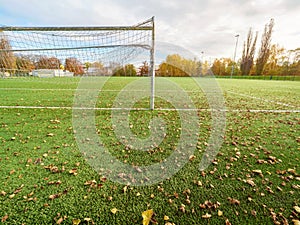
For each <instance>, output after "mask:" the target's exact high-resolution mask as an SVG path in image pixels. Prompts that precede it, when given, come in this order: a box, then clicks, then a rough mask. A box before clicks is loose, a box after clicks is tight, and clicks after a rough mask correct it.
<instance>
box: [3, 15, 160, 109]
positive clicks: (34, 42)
mask: <svg viewBox="0 0 300 225" xmlns="http://www.w3.org/2000/svg"><path fill="white" fill-rule="evenodd" d="M154 47H155V30H154V17H152V18H150V19H148V20H146V21H144V22H142V23H139V24H137V25H134V26H80V27H74V26H64V27H20V26H18V27H16V26H0V76H2V77H3V76H21V75H38V74H48V75H49V74H50V76H56V74H57V76H67V75H68V76H70V74H73V75H78V76H89V75H94V76H109V75H112V74H113V73H114V72H116V70H118V69H120V68H123V67H124V65H126V63H128V62H130V60H133V59H136V58H137V57H139V60H141V59H143V60H142V61H143V62H144V67H146V68H144V69H143V72H140V73H139V74H138V75H140V76H149V77H151V85H150V86H151V96H150V108H151V109H154V91H155V90H154V86H155V84H154V80H155V66H154ZM145 52H148V53H149V54H147V55H145ZM143 57H144V58H143ZM139 63H142V62H139ZM47 71H52V72H51V73H49V72H47ZM135 75H136V74H135ZM45 76H46V75H45Z"/></svg>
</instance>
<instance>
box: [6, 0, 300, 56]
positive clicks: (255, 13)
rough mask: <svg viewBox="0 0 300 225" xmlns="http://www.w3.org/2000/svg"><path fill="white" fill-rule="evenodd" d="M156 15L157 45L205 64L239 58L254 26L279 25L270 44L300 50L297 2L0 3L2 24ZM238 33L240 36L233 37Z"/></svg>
mask: <svg viewBox="0 0 300 225" xmlns="http://www.w3.org/2000/svg"><path fill="white" fill-rule="evenodd" d="M152 16H155V27H156V40H157V41H158V42H166V43H171V44H173V45H176V46H180V47H181V48H184V49H187V50H188V51H191V52H193V54H195V55H196V56H197V57H199V58H200V57H202V59H205V60H212V59H214V58H221V57H225V58H233V56H234V52H235V44H236V43H237V41H238V45H237V48H236V54H237V57H236V59H238V58H240V57H241V55H242V51H243V43H244V41H245V40H246V37H247V33H248V30H249V28H250V27H251V28H252V29H253V31H258V32H259V36H258V37H259V38H258V42H257V48H258V47H259V46H260V37H261V35H262V33H263V29H264V26H265V24H267V23H269V22H270V19H271V18H273V19H274V21H275V25H274V31H273V36H272V43H273V44H279V45H280V46H281V47H284V48H286V49H296V48H299V47H300V26H299V25H298V23H299V21H300V1H299V0H207V1H204V0H188V1H184V0H147V1H144V0H0V25H5V26H65V25H74V26H75V25H76V26H108V25H109V26H110V25H112V26H127V25H134V24H137V23H139V22H142V21H144V20H147V19H149V18H150V17H152ZM237 34H239V37H238V38H237V37H235V36H236V35H237Z"/></svg>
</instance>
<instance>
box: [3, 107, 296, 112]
mask: <svg viewBox="0 0 300 225" xmlns="http://www.w3.org/2000/svg"><path fill="white" fill-rule="evenodd" d="M0 109H66V110H96V111H101V110H102V111H110V110H119V111H121V110H124V111H148V110H150V109H149V108H98V107H95V108H94V107H71V106H9V105H7V106H5V105H2V106H0ZM154 111H200V112H212V111H219V112H251V113H300V109H299V110H277V109H245V110H243V109H225V110H224V109H222V110H214V109H194V108H186V109H184V108H181V109H174V108H156V109H154Z"/></svg>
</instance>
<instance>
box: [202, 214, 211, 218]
mask: <svg viewBox="0 0 300 225" xmlns="http://www.w3.org/2000/svg"><path fill="white" fill-rule="evenodd" d="M210 217H211V214H208V213H206V214H205V215H202V218H203V219H209V218H210Z"/></svg>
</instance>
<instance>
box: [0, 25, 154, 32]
mask: <svg viewBox="0 0 300 225" xmlns="http://www.w3.org/2000/svg"><path fill="white" fill-rule="evenodd" d="M152 29H153V27H152V26H121V27H119V26H114V27H7V26H4V27H0V32H1V31H49V30H51V31H114V30H152Z"/></svg>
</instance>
